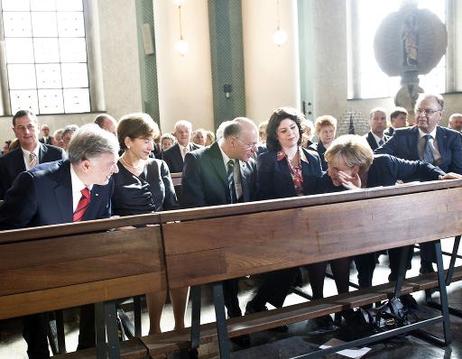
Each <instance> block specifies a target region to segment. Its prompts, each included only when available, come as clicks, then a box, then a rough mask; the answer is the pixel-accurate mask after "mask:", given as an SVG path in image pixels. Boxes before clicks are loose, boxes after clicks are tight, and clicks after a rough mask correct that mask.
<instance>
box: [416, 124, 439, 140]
mask: <svg viewBox="0 0 462 359" xmlns="http://www.w3.org/2000/svg"><path fill="white" fill-rule="evenodd" d="M437 127H438V126H435V128H434V129H433V131H432V132H430V133H425V132H423V131H422V130H421V129H420V128H419V138H422V137H424V136H425V135H430V136H432V138H433V139H434V140H435V139H436V128H437Z"/></svg>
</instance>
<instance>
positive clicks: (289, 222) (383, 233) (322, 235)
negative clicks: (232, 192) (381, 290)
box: [161, 180, 462, 288]
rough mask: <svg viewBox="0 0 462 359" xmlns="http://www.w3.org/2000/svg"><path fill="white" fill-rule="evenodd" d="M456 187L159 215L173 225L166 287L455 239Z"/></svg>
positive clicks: (460, 193)
mask: <svg viewBox="0 0 462 359" xmlns="http://www.w3.org/2000/svg"><path fill="white" fill-rule="evenodd" d="M461 184H462V181H459V180H458V181H438V182H433V183H425V184H419V185H411V186H397V187H389V188H377V189H373V190H366V191H351V192H348V193H339V194H328V195H323V196H313V197H305V198H295V199H284V200H279V201H275V202H268V201H265V202H263V203H262V202H258V203H249V204H246V205H232V206H228V208H213V209H212V207H210V208H206V209H195V210H189V211H180V212H178V211H177V213H176V216H175V213H164V214H162V215H161V219H162V222H166V220H173V219H174V218H176V221H172V222H170V223H164V224H163V225H162V227H163V239H164V246H165V252H166V264H167V269H168V280H169V286H170V287H172V288H178V287H185V286H190V285H198V284H205V283H211V282H215V281H221V280H224V279H230V278H238V277H242V276H245V275H248V274H256V273H262V272H268V271H272V270H277V269H283V268H290V267H296V266H300V265H306V264H309V263H315V262H322V261H326V260H331V259H335V258H339V257H348V256H353V255H357V254H363V253H368V252H374V251H380V250H385V249H389V248H394V247H401V246H405V245H411V244H415V243H422V242H428V241H432V240H435V239H441V238H446V237H450V236H454V235H457V234H459V233H461V232H462V221H461V220H460V219H461V217H462V187H460V185H461ZM234 206H235V207H234ZM233 207H234V208H233ZM262 210H263V212H262ZM224 212H226V215H223V213H224ZM216 216H219V217H216ZM192 218H196V219H194V220H193V219H192ZM178 219H182V221H178Z"/></svg>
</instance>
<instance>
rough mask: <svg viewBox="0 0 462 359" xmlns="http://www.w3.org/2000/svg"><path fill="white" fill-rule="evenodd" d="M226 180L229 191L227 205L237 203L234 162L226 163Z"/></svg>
mask: <svg viewBox="0 0 462 359" xmlns="http://www.w3.org/2000/svg"><path fill="white" fill-rule="evenodd" d="M227 180H228V191H229V198H230V202H229V203H237V195H236V186H235V184H234V160H229V161H228V168H227Z"/></svg>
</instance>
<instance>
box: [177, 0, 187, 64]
mask: <svg viewBox="0 0 462 359" xmlns="http://www.w3.org/2000/svg"><path fill="white" fill-rule="evenodd" d="M175 4H176V6H177V7H178V26H179V29H180V39H179V40H178V41H177V42H176V43H175V50H176V51H178V53H179V54H180V55H181V56H184V55H186V53H187V52H188V51H189V44H188V42H187V41H186V40H184V39H183V23H182V19H181V8H182V6H183V0H175Z"/></svg>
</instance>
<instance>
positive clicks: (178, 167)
mask: <svg viewBox="0 0 462 359" xmlns="http://www.w3.org/2000/svg"><path fill="white" fill-rule="evenodd" d="M191 132H192V124H191V122H189V121H185V120H181V121H178V122H177V123H175V132H174V133H173V135H174V136H175V137H176V140H177V143H176V144H174V145H173V146H172V147H170V148H169V149H168V150H167V151H165V152H164V153H163V154H162V159H163V160H164V161H165V162H166V163H167V166H168V168H169V169H170V172H172V173H178V172H182V171H183V164H184V158H185V156H186V154H187V153H188V152H191V151H194V150H197V149H199V148H200V146H198V145H196V144H195V143H192V142H191Z"/></svg>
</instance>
